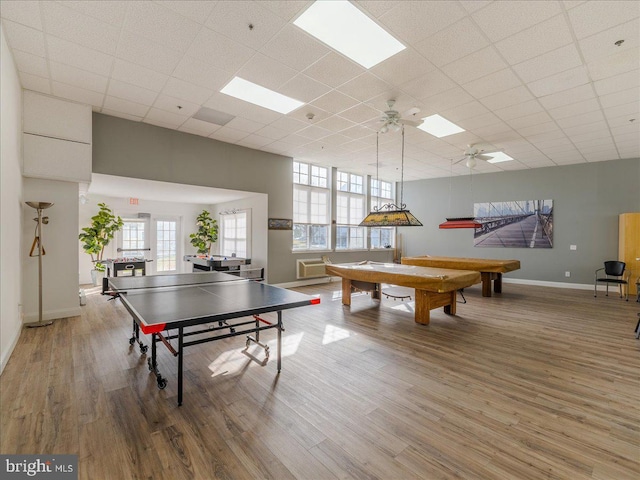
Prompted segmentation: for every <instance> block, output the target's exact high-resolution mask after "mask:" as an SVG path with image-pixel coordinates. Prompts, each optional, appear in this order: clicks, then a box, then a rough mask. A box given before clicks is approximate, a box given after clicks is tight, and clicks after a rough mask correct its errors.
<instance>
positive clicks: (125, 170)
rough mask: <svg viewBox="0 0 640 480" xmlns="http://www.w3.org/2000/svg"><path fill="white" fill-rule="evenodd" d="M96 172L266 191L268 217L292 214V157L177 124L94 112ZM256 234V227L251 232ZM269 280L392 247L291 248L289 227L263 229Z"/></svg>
mask: <svg viewBox="0 0 640 480" xmlns="http://www.w3.org/2000/svg"><path fill="white" fill-rule="evenodd" d="M92 171H93V172H94V173H103V174H107V175H117V176H123V177H133V178H142V179H148V180H158V181H164V182H173V183H181V184H186V185H200V186H206V187H217V188H227V189H232V190H243V191H247V192H256V193H265V194H267V195H268V216H269V217H270V218H293V183H292V182H293V180H292V178H293V175H292V159H291V158H290V157H285V156H282V155H276V154H273V153H268V152H262V151H259V150H253V149H250V148H246V147H242V146H238V145H231V144H228V143H224V142H220V141H217V140H213V139H210V138H205V137H200V136H197V135H191V134H188V133H184V132H178V131H176V130H169V129H166V128H161V127H157V126H154V125H148V124H145V123H140V122H132V121H129V120H125V119H122V118H117V117H112V116H108V115H102V114H98V113H94V114H93V167H92ZM255 234H258V233H257V232H254V235H255ZM266 234H267V237H268V268H267V271H268V278H267V280H268V282H269V283H272V284H276V283H287V282H294V281H295V280H296V270H295V269H296V259H297V258H319V257H320V256H321V255H324V254H327V255H328V256H329V258H330V259H331V261H332V262H334V263H341V262H353V261H361V260H366V259H371V260H376V261H391V259H392V258H393V254H392V252H390V251H382V252H350V253H334V252H306V253H296V254H294V253H292V251H291V249H292V245H293V241H292V232H290V231H278V230H269V231H267V233H266Z"/></svg>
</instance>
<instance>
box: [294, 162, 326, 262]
mask: <svg viewBox="0 0 640 480" xmlns="http://www.w3.org/2000/svg"><path fill="white" fill-rule="evenodd" d="M330 175H331V170H330V168H329V167H324V166H322V165H314V164H312V163H307V162H301V161H298V160H294V161H293V229H292V251H293V252H307V251H329V250H331V228H330V227H331V183H330V178H331V177H330ZM300 192H305V193H306V199H305V200H304V201H301V200H300V198H299V194H300ZM314 194H315V195H316V200H318V201H316V202H313V196H314ZM320 200H324V201H320ZM300 205H304V210H305V211H304V212H301V211H300V210H301V209H300ZM320 207H321V209H322V210H323V212H320ZM314 210H315V211H314ZM300 217H303V219H302V220H306V221H302V220H301V219H300ZM321 217H323V218H321ZM319 220H324V222H323V221H319ZM318 229H322V230H324V233H323V234H322V237H324V239H325V242H324V243H323V244H322V245H320V246H316V247H314V246H313V239H314V238H318ZM301 232H302V235H300V233H301ZM300 238H304V239H305V240H304V246H297V245H298V244H299V243H300V241H299V239H300ZM297 239H298V240H297Z"/></svg>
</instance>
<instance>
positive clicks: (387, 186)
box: [369, 179, 396, 249]
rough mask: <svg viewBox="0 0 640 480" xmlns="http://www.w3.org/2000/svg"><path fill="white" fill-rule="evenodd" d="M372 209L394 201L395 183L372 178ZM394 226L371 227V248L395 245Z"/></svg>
mask: <svg viewBox="0 0 640 480" xmlns="http://www.w3.org/2000/svg"><path fill="white" fill-rule="evenodd" d="M370 196H371V211H373V210H375V209H378V210H379V209H380V208H382V207H383V206H384V205H386V204H387V203H393V184H392V183H391V182H385V181H383V180H378V179H371V188H370ZM395 233H396V232H395V228H394V227H371V228H370V229H369V242H370V245H371V248H372V249H374V248H392V247H395V238H396V235H395Z"/></svg>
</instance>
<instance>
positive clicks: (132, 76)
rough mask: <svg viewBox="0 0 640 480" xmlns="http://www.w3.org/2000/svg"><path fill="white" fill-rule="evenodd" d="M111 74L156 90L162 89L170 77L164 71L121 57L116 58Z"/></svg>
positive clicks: (118, 78) (139, 85)
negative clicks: (121, 58) (151, 68)
mask: <svg viewBox="0 0 640 480" xmlns="http://www.w3.org/2000/svg"><path fill="white" fill-rule="evenodd" d="M111 76H112V78H114V79H115V80H120V81H122V82H126V83H130V84H131V85H137V86H138V87H142V88H146V89H147V90H153V91H154V92H159V91H160V90H162V88H163V86H164V84H165V83H166V82H167V78H169V77H168V76H167V75H164V74H162V73H158V72H155V71H153V70H150V69H148V68H146V67H142V66H140V65H136V64H135V63H131V62H127V61H125V60H120V59H115V61H114V64H113V72H112V74H111Z"/></svg>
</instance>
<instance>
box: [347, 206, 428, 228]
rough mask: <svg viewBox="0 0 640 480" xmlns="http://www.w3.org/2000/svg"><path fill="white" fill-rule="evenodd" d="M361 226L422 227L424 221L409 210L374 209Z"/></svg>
mask: <svg viewBox="0 0 640 480" xmlns="http://www.w3.org/2000/svg"><path fill="white" fill-rule="evenodd" d="M358 226H359V227H421V226H422V223H420V220H418V219H417V218H416V217H414V216H413V215H412V214H411V212H410V211H409V210H400V209H397V210H386V211H373V212H371V213H369V215H367V216H366V217H365V219H364V220H362V222H360V225H358Z"/></svg>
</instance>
